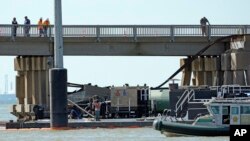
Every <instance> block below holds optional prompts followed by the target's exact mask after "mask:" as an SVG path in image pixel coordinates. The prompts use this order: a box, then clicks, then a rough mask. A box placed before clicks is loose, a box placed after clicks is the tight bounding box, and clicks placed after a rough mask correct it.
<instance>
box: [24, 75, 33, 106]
mask: <svg viewBox="0 0 250 141" xmlns="http://www.w3.org/2000/svg"><path fill="white" fill-rule="evenodd" d="M24 85H25V86H24V87H25V88H24V91H25V105H27V104H32V87H31V86H32V73H31V71H25V73H24Z"/></svg>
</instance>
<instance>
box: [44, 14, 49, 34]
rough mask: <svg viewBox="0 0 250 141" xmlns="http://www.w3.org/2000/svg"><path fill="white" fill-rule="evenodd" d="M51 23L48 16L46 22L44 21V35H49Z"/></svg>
mask: <svg viewBox="0 0 250 141" xmlns="http://www.w3.org/2000/svg"><path fill="white" fill-rule="evenodd" d="M49 25H50V22H49V19H48V18H47V19H46V20H45V21H44V22H43V31H44V33H43V34H44V37H47V36H48V35H47V31H48V28H49Z"/></svg>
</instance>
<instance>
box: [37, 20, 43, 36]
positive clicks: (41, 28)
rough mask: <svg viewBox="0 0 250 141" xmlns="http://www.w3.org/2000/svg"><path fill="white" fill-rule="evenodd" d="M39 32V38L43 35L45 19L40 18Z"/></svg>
mask: <svg viewBox="0 0 250 141" xmlns="http://www.w3.org/2000/svg"><path fill="white" fill-rule="evenodd" d="M37 25H38V27H37V28H38V31H39V37H41V36H42V35H43V18H40V19H39V21H38V24H37Z"/></svg>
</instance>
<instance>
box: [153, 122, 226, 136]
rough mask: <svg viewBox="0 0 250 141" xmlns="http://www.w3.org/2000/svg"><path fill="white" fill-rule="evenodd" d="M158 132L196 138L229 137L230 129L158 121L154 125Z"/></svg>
mask: <svg viewBox="0 0 250 141" xmlns="http://www.w3.org/2000/svg"><path fill="white" fill-rule="evenodd" d="M153 127H154V128H155V129H156V130H159V131H163V132H171V133H178V134H186V135H195V136H228V135H229V127H225V126H203V125H192V124H186V123H178V122H171V121H162V120H160V119H156V120H155V121H154V123H153Z"/></svg>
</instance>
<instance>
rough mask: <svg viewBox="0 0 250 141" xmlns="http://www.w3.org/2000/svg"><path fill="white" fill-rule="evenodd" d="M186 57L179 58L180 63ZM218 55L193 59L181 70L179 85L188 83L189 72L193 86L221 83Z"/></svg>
mask: <svg viewBox="0 0 250 141" xmlns="http://www.w3.org/2000/svg"><path fill="white" fill-rule="evenodd" d="M186 61H187V59H186V60H185V59H181V65H183V63H185V62H186ZM220 70H221V69H220V57H217V56H215V57H211V56H204V57H198V58H197V59H196V60H194V61H193V62H192V64H191V66H190V67H187V68H186V69H184V71H183V72H182V82H181V85H182V86H183V85H187V86H188V85H189V84H190V79H191V74H193V78H192V83H193V85H194V86H200V85H208V86H217V85H219V84H220V83H221V75H220V74H221V73H220V72H221V71H220Z"/></svg>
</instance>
